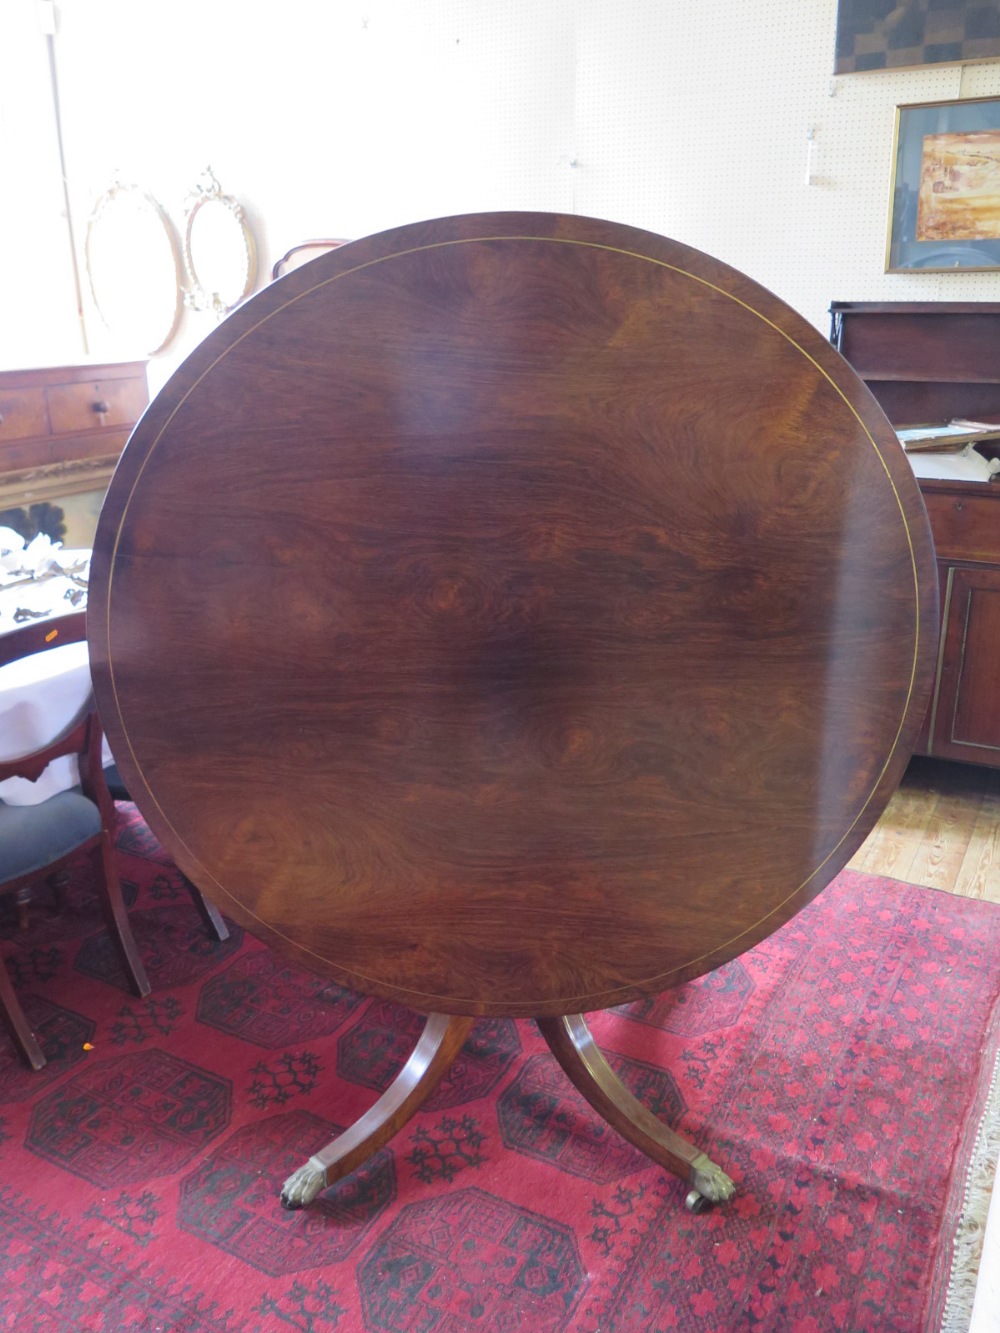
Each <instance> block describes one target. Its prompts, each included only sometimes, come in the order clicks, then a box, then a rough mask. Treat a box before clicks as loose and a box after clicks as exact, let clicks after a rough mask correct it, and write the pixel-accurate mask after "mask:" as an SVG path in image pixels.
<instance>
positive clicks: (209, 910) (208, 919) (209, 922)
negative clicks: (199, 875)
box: [179, 871, 229, 940]
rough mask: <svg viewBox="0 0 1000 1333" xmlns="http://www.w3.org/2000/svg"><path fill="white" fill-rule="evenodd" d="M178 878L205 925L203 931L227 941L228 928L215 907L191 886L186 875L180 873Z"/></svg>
mask: <svg viewBox="0 0 1000 1333" xmlns="http://www.w3.org/2000/svg"><path fill="white" fill-rule="evenodd" d="M179 873H180V877H181V879H182V880H183V881H184V887H185V888H186V889H187V891H188V893H190V895H191V901H192V902H193V903H194V905H195V907H197V909H198V914H199V915H200V917H201V919H202V921H204V923H205V929H206V930H207V931H208V933H209V934H210V935H214V936H215V938H216V939H217V940H228V939H229V927H228V926H227V925H226V923H225V921H223V919H222V913H221V912H220V911H219V909H218V908H217V907H216V905H215V903H213V902H209V900H208V899H207V898H206V897H205V895H204V894H203V893H202V891H201V889H199V888H198V885H197V884H192V882H191V881H190V880H189V879H188V877H187V875H185V874H184V872H183V871H180V872H179Z"/></svg>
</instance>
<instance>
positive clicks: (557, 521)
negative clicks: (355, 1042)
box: [89, 213, 937, 1015]
mask: <svg viewBox="0 0 1000 1333" xmlns="http://www.w3.org/2000/svg"><path fill="white" fill-rule="evenodd" d="M89 617H90V646H91V655H92V664H93V674H94V683H95V688H96V691H97V696H98V702H99V706H100V710H101V713H102V715H103V719H104V722H105V726H106V729H107V732H108V736H109V739H110V741H111V746H112V749H113V751H114V753H115V756H116V758H117V760H118V764H119V767H120V769H121V772H122V775H123V777H124V779H125V781H126V782H127V784H128V786H129V788H130V790H131V791H132V793H133V795H134V797H135V799H136V801H137V803H138V805H139V808H140V810H141V811H142V813H143V814H144V815H145V817H146V818H147V820H148V821H149V823H150V825H151V826H152V828H153V830H154V832H155V833H156V834H157V835H158V836H159V838H160V840H161V841H162V843H163V844H164V846H165V848H166V850H167V851H168V852H169V853H170V854H171V855H172V856H173V857H174V858H175V859H176V861H177V862H178V864H179V865H180V866H181V868H182V869H183V870H184V871H186V873H187V874H188V875H189V876H190V877H191V878H192V879H193V880H194V881H195V882H196V883H197V884H198V885H200V886H201V888H202V889H203V890H204V891H205V892H206V893H207V894H208V895H210V896H211V897H214V898H215V900H216V901H217V903H218V905H219V906H220V907H221V908H222V909H223V910H224V911H227V912H228V913H230V914H231V915H232V916H233V917H234V918H235V919H236V920H237V921H240V922H242V923H243V924H244V925H246V926H248V927H249V928H250V929H251V930H253V931H254V932H256V933H257V934H258V935H260V936H262V937H263V938H265V939H266V940H268V941H269V942H270V943H272V944H274V945H276V946H278V947H279V948H280V949H282V950H284V951H285V952H286V953H287V954H288V955H290V956H291V957H292V958H294V959H296V960H298V961H300V962H302V963H305V964H307V965H309V966H312V967H313V968H315V969H317V970H319V971H320V972H321V973H323V974H324V975H326V976H328V977H330V978H332V979H334V980H337V981H340V982H342V983H343V984H345V985H348V986H351V987H353V988H356V989H358V990H361V991H364V992H369V993H374V994H379V995H384V996H389V997H392V998H395V999H398V1000H400V1001H403V1002H406V1003H409V1004H411V1005H413V1006H414V1007H416V1008H418V1009H421V1010H424V1011H430V1012H433V1011H441V1012H446V1013H456V1014H463V1013H464V1014H469V1013H483V1014H512V1015H514V1014H539V1015H541V1014H550V1015H551V1014H557V1013H570V1012H574V1011H578V1010H588V1009H595V1008H600V1007H605V1006H608V1005H612V1004H616V1003H620V1002H623V1001H625V1000H629V999H631V998H634V997H635V996H638V995H641V994H647V993H650V992H653V991H659V990H663V989H666V988H667V987H669V986H671V985H673V984H675V983H677V982H679V981H681V980H686V979H689V978H690V977H692V976H696V975H699V974H700V973H703V972H705V971H707V970H709V969H710V968H712V967H715V966H717V965H718V964H720V963H721V962H724V961H725V960H726V959H728V958H730V957H732V956H734V955H735V954H737V953H740V952H742V951H743V950H745V949H747V948H749V947H750V946H751V945H753V944H755V943H756V942H758V941H759V940H761V939H762V938H764V937H765V936H767V935H769V934H770V933H771V932H772V931H773V930H775V929H776V928H777V927H778V926H779V925H780V924H782V922H784V921H785V920H787V919H788V918H789V917H790V916H791V915H792V914H793V913H794V912H795V911H796V910H798V909H799V908H800V907H801V906H803V905H804V904H805V903H806V902H807V901H808V900H809V899H810V898H811V897H813V896H814V895H815V894H816V893H817V892H818V891H819V890H820V889H821V888H822V887H823V886H824V885H825V884H826V883H828V882H829V880H830V879H831V878H832V877H833V876H834V875H835V874H836V873H837V871H838V870H839V869H840V868H841V867H842V866H843V865H844V864H845V863H846V862H847V860H848V859H849V858H850V856H851V855H852V854H853V852H854V851H855V850H856V849H857V847H858V846H859V845H860V843H861V842H862V841H863V839H864V837H865V836H866V835H867V833H868V832H869V831H870V829H871V827H872V826H873V824H874V823H875V820H876V819H877V817H878V815H879V814H880V812H881V810H882V808H883V807H884V804H885V802H886V801H887V800H888V797H889V795H890V794H891V792H892V790H893V789H894V787H895V786H896V784H897V782H898V780H899V778H900V776H901V774H902V771H903V768H904V766H905V763H906V760H907V758H908V756H909V752H910V749H911V748H912V744H913V741H914V738H915V735H916V732H917V729H918V727H919V725H920V722H921V720H922V715H923V710H924V708H925V705H926V697H927V692H928V688H929V681H930V676H931V673H932V670H933V659H934V652H935V642H936V633H937V594H936V580H935V575H934V560H933V547H932V544H931V539H930V533H929V529H928V526H927V520H926V516H925V514H924V510H923V505H922V502H921V499H920V495H919V491H918V489H917V486H916V483H915V482H914V480H913V477H912V474H911V472H910V469H909V466H908V464H907V462H906V459H905V457H904V455H903V453H902V451H901V450H900V448H899V446H898V444H897V442H896V439H895V436H894V433H893V432H892V430H891V428H889V426H888V424H887V422H886V421H885V419H884V417H883V416H882V415H881V413H880V411H879V409H878V408H877V406H876V405H875V403H874V400H873V399H872V398H871V397H870V395H869V393H868V391H867V389H866V388H865V387H864V385H863V384H862V383H861V381H860V380H859V379H858V378H857V377H856V376H855V374H854V373H853V371H851V370H850V368H849V367H848V366H847V364H846V362H844V361H843V360H842V359H841V358H840V356H839V355H838V354H837V353H836V352H835V351H834V350H833V349H832V348H831V347H830V346H829V345H828V344H827V343H826V342H825V341H824V339H823V338H822V337H821V336H820V334H818V333H817V332H816V330H815V329H813V328H812V327H811V326H810V325H808V324H807V323H806V322H805V321H804V320H803V319H802V318H800V317H799V316H798V315H796V314H795V313H794V312H793V311H792V310H791V309H790V308H789V307H787V306H786V305H784V304H783V303H782V302H781V301H779V300H778V299H777V298H776V297H774V296H773V295H771V294H770V293H768V292H766V291H764V290H763V289H762V288H760V287H759V286H757V285H756V284H755V283H753V282H752V281H751V280H750V279H748V278H746V277H745V276H743V275H741V274H739V273H737V272H736V271H734V270H733V269H730V268H728V267H726V266H725V265H723V264H721V263H719V262H717V261H715V260H713V259H711V258H709V257H708V256H706V255H704V254H701V253H699V252H698V251H696V250H692V249H689V248H687V247H685V246H682V245H679V244H677V243H674V242H672V241H669V240H665V239H664V238H662V237H658V236H654V235H651V234H649V233H646V232H643V231H638V230H635V229H633V228H629V227H624V226H619V225H615V224H612V223H607V222H599V221H596V220H593V219H587V218H579V217H561V216H555V215H549V214H514V213H501V214H495V215H481V216H468V217H460V218H450V219H442V220H438V221H433V222H426V223H420V224H417V225H414V226H409V227H403V228H400V229H398V230H395V231H390V232H384V233H381V234H380V235H377V236H373V237H370V238H368V239H366V240H362V241H358V242H354V243H352V244H350V245H345V246H343V247H341V248H340V249H337V250H335V251H333V252H331V253H330V254H328V255H326V256H324V257H322V258H320V259H318V260H316V261H315V262H313V263H310V264H308V265H306V266H304V267H303V268H300V269H299V270H297V271H296V272H294V273H291V274H290V275H289V276H287V277H286V278H283V279H281V280H280V281H278V282H276V283H274V284H273V285H271V286H270V287H268V288H266V289H265V290H263V291H262V292H260V293H259V294H258V295H257V296H255V297H254V298H253V299H251V300H250V301H249V302H247V303H246V304H245V305H244V306H243V307H242V308H240V309H239V310H238V311H236V312H235V313H234V314H233V315H232V316H231V317H230V318H229V319H228V320H226V321H225V322H224V323H223V324H222V325H220V327H219V328H218V329H217V330H216V331H215V332H214V333H213V334H212V335H210V336H209V337H208V338H207V339H206V340H205V341H204V343H202V344H201V345H200V346H199V347H198V348H197V349H196V351H195V352H194V353H193V354H192V355H191V356H190V357H189V358H188V360H187V361H186V362H185V363H184V364H183V365H182V366H181V367H180V369H179V370H178V371H177V372H176V374H175V375H174V376H173V378H172V379H171V380H170V381H169V382H168V383H167V385H166V386H165V387H164V389H163V390H162V391H161V392H160V394H159V395H158V396H157V398H156V399H155V401H154V402H153V404H152V405H151V406H150V408H149V410H148V411H147V413H146V415H145V416H144V417H143V419H142V421H141V422H140V423H139V425H138V427H137V428H136V430H135V432H134V434H133V437H132V440H131V441H130V443H129V445H128V447H127V449H126V451H125V454H124V456H123V459H122V462H121V464H120V465H119V468H118V471H117V472H116V474H115V477H114V480H113V482H112V484H111V488H110V490H109V493H108V497H107V501H106V504H105V508H104V512H103V514H102V518H101V522H100V528H99V531H98V535H97V541H96V547H95V554H94V559H93V565H92V573H91V595H90V611H89Z"/></svg>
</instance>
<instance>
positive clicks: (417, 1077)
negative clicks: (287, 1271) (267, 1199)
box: [281, 1014, 475, 1208]
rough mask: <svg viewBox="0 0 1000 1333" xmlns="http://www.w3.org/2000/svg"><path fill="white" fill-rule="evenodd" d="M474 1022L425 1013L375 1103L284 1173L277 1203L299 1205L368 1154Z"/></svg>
mask: <svg viewBox="0 0 1000 1333" xmlns="http://www.w3.org/2000/svg"><path fill="white" fill-rule="evenodd" d="M474 1022H475V1019H473V1018H454V1017H450V1016H449V1015H447V1014H431V1015H430V1016H429V1018H428V1019H427V1023H426V1025H425V1027H424V1030H423V1032H422V1033H421V1034H420V1040H419V1041H418V1042H417V1044H416V1046H415V1047H414V1050H413V1054H412V1055H411V1056H410V1058H409V1060H407V1062H406V1064H405V1065H404V1066H403V1068H402V1069H401V1070H400V1072H399V1073H398V1074H397V1075H396V1078H395V1079H394V1081H393V1082H392V1084H391V1085H390V1086H389V1087H388V1088H387V1089H386V1091H385V1092H384V1093H383V1094H382V1096H381V1097H380V1098H379V1099H378V1101H377V1102H376V1103H375V1105H374V1106H373V1107H372V1108H371V1109H370V1110H369V1111H366V1112H365V1114H364V1115H363V1116H361V1118H360V1119H359V1120H356V1121H355V1122H354V1124H353V1125H351V1126H350V1128H349V1129H346V1130H345V1131H344V1133H343V1134H341V1135H340V1136H339V1138H336V1139H334V1140H333V1141H332V1142H331V1143H328V1144H327V1145H326V1147H325V1148H323V1149H322V1150H321V1151H320V1152H318V1153H315V1154H314V1155H313V1156H312V1157H310V1159H309V1161H308V1162H306V1164H305V1166H300V1167H299V1169H298V1170H297V1171H295V1172H293V1174H292V1175H290V1176H289V1177H288V1179H287V1180H286V1181H285V1184H284V1186H283V1187H282V1191H281V1202H282V1205H283V1206H284V1207H285V1208H304V1207H305V1206H306V1205H307V1204H310V1203H312V1201H313V1199H315V1198H316V1196H317V1194H319V1193H320V1192H321V1191H322V1190H325V1189H328V1188H329V1187H330V1186H331V1185H333V1184H334V1183H335V1182H336V1181H338V1180H340V1179H342V1177H344V1176H346V1175H348V1174H349V1173H350V1172H351V1171H353V1170H354V1169H355V1167H358V1166H360V1165H361V1164H362V1163H363V1162H367V1161H368V1159H369V1158H370V1157H373V1156H374V1155H375V1153H377V1152H378V1150H379V1148H381V1147H382V1146H383V1144H385V1143H387V1142H388V1141H389V1139H391V1138H392V1136H393V1135H394V1134H395V1133H397V1132H398V1131H399V1130H400V1129H401V1128H402V1127H403V1125H405V1124H406V1122H407V1121H408V1120H409V1119H410V1118H411V1116H413V1115H414V1114H415V1113H416V1112H417V1111H418V1110H419V1109H420V1107H421V1106H422V1105H423V1103H424V1102H425V1101H426V1100H427V1098H428V1097H429V1096H430V1095H431V1093H432V1092H433V1091H434V1089H435V1088H436V1087H437V1085H438V1084H439V1083H440V1082H441V1080H442V1078H444V1076H445V1074H446V1073H447V1072H448V1070H449V1069H450V1068H451V1066H452V1063H453V1062H454V1059H455V1056H456V1055H457V1054H458V1053H459V1051H460V1050H461V1049H462V1044H463V1043H464V1041H465V1039H466V1037H467V1036H468V1034H469V1030H470V1028H471V1027H472V1024H473V1023H474Z"/></svg>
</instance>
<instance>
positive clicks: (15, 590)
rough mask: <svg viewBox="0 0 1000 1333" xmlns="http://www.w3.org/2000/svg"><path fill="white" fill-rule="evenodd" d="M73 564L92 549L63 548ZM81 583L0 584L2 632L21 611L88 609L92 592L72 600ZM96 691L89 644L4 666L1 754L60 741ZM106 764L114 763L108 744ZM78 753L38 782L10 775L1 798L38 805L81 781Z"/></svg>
mask: <svg viewBox="0 0 1000 1333" xmlns="http://www.w3.org/2000/svg"><path fill="white" fill-rule="evenodd" d="M59 554H60V558H61V560H64V561H65V563H66V564H67V565H69V564H72V563H75V562H76V561H77V560H78V559H79V558H83V557H87V556H89V554H90V552H89V551H65V552H60V553H59ZM78 586H79V585H78V584H76V583H75V582H73V581H72V580H71V579H65V578H50V579H43V580H40V581H38V582H23V581H16V582H13V581H11V582H9V583H8V584H7V586H3V585H2V584H0V634H6V633H7V632H8V631H10V630H12V629H17V628H18V622H16V621H15V619H14V614H15V612H16V611H17V610H18V609H21V608H25V609H28V610H31V611H45V612H47V614H48V615H52V616H60V615H66V614H68V613H69V612H71V611H80V610H83V609H84V608H85V607H86V604H87V602H86V595H84V597H83V599H82V600H79V601H78V602H77V603H76V605H74V604H73V603H72V602H70V601H68V600H67V599H66V596H65V594H66V592H67V591H71V592H72V591H75V590H76V589H77V588H78ZM89 695H90V663H89V659H88V656H87V645H86V644H85V643H68V644H65V645H64V646H63V647H61V648H52V649H50V650H49V651H48V652H45V653H40V654H39V655H38V656H36V657H29V658H26V659H25V660H23V661H21V662H11V663H10V664H9V665H8V666H5V667H0V758H2V759H14V758H16V757H17V756H18V755H21V754H28V753H29V752H30V751H32V750H36V749H39V748H40V747H41V746H42V745H44V744H45V743H46V742H47V741H50V740H54V739H55V738H56V737H57V736H58V735H60V733H61V732H62V731H64V730H65V728H66V727H67V726H69V724H70V723H71V722H72V721H73V720H74V718H76V717H77V716H78V715H79V714H80V712H81V710H82V709H83V708H84V706H85V704H86V703H87V699H88V697H89ZM104 761H105V763H110V762H111V755H110V751H109V750H108V749H107V746H105V753H104ZM79 780H80V778H79V768H78V765H77V761H76V758H75V756H72V755H64V756H63V757H62V758H61V759H56V760H53V762H52V763H51V764H49V766H48V768H47V769H46V770H45V772H44V773H43V774H42V775H41V777H40V778H39V779H38V781H37V782H29V781H28V780H27V779H26V778H8V779H7V781H6V782H0V800H3V801H6V802H7V804H8V805H38V804H40V802H42V801H47V800H48V799H49V797H50V796H54V795H55V794H56V793H57V792H60V791H65V790H66V789H67V788H68V787H73V786H75V785H76V784H77V783H78V782H79Z"/></svg>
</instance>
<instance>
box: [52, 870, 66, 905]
mask: <svg viewBox="0 0 1000 1333" xmlns="http://www.w3.org/2000/svg"><path fill="white" fill-rule="evenodd" d="M48 885H49V888H50V889H51V890H52V898H53V901H54V903H55V911H56V914H57V915H61V914H62V913H63V912H65V910H66V889H67V887H68V885H69V871H68V870H54V871H53V872H52V874H51V875H50V876H49V878H48Z"/></svg>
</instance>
